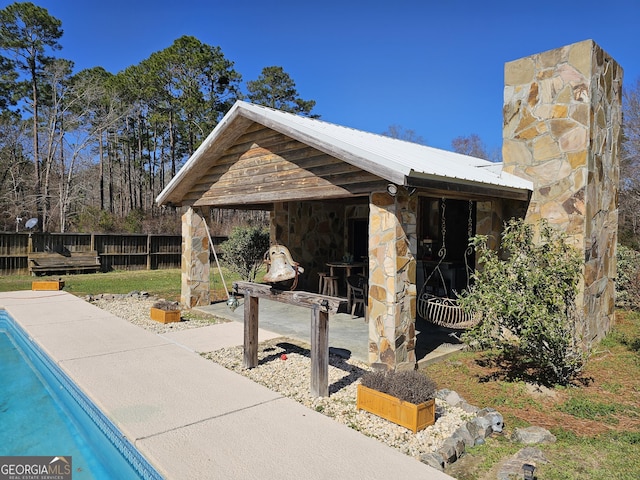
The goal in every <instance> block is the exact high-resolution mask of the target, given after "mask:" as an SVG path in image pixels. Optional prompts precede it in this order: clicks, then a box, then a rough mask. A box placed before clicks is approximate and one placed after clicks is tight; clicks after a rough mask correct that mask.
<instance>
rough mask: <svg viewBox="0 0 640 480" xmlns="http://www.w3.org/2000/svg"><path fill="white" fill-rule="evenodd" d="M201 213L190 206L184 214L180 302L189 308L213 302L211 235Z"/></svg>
mask: <svg viewBox="0 0 640 480" xmlns="http://www.w3.org/2000/svg"><path fill="white" fill-rule="evenodd" d="M206 228H207V227H206V225H205V223H204V221H203V219H202V217H201V216H200V215H198V214H197V213H196V212H195V211H194V210H193V209H192V208H191V207H189V208H188V209H187V211H186V213H185V214H184V215H182V288H181V292H180V303H181V304H182V305H184V306H185V307H187V308H191V307H195V306H202V305H209V304H210V303H211V296H210V293H209V291H210V288H211V287H210V285H209V237H208V235H207V231H206Z"/></svg>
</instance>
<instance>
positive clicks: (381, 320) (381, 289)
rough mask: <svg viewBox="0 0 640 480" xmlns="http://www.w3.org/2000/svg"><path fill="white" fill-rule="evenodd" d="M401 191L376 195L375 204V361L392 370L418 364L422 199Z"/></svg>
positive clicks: (372, 248) (372, 259)
mask: <svg viewBox="0 0 640 480" xmlns="http://www.w3.org/2000/svg"><path fill="white" fill-rule="evenodd" d="M398 190H399V191H398V194H397V195H396V196H395V197H392V196H391V195H389V194H388V193H386V192H384V193H382V192H380V193H373V194H371V197H370V202H369V203H370V209H369V298H368V306H369V308H368V316H369V363H371V365H372V366H373V367H374V368H380V369H387V370H394V369H398V368H399V369H403V368H413V366H414V365H415V363H416V354H415V344H416V333H415V319H416V258H415V255H416V252H417V245H418V240H417V233H416V210H417V203H418V202H417V197H409V196H408V195H407V192H406V190H404V189H403V188H399V189H398Z"/></svg>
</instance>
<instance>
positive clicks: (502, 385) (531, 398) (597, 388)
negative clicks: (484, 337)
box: [426, 311, 640, 480]
mask: <svg viewBox="0 0 640 480" xmlns="http://www.w3.org/2000/svg"><path fill="white" fill-rule="evenodd" d="M494 359H495V357H494V356H492V355H491V354H490V353H486V352H485V353H483V352H463V353H460V354H457V355H456V356H454V357H449V358H448V359H447V360H445V361H443V362H440V363H436V364H433V365H430V366H429V367H427V368H426V371H427V373H428V374H429V375H430V376H431V377H432V378H433V379H435V380H436V381H437V383H438V387H439V388H449V389H452V390H455V391H456V392H458V393H459V394H460V395H462V396H463V397H465V398H466V399H467V401H469V402H470V403H472V404H474V405H478V406H483V407H493V408H495V409H496V410H498V411H499V412H500V413H502V415H503V416H504V419H505V434H504V435H503V436H495V435H494V436H493V437H492V438H491V439H490V440H489V441H488V442H487V444H485V445H484V446H479V447H474V448H473V449H471V451H470V452H469V453H468V454H467V455H466V456H465V457H463V458H462V459H460V461H459V462H458V463H459V464H458V465H456V464H453V467H452V468H451V472H450V473H451V475H452V476H455V477H456V478H458V479H459V480H471V479H483V480H484V479H489V478H491V479H495V478H496V473H497V472H496V467H497V464H498V462H499V461H500V460H501V459H503V458H504V457H506V456H509V455H513V454H515V453H516V452H517V451H518V450H519V449H521V448H522V447H523V445H517V444H513V443H511V442H510V441H509V440H508V436H509V435H510V434H511V432H513V430H514V428H516V427H525V426H529V425H535V426H540V427H544V428H547V429H549V430H550V431H551V432H552V433H553V434H554V435H555V436H556V437H557V439H558V440H557V442H556V443H555V444H549V445H537V446H536V447H538V448H540V449H541V450H542V451H543V453H544V455H545V456H546V458H547V459H548V460H549V463H547V464H544V465H538V466H537V469H536V477H537V478H539V479H545V480H560V479H567V480H569V479H578V478H581V479H582V478H584V479H603V480H604V479H606V480H612V479H625V480H627V479H628V480H636V479H638V478H640V313H638V312H635V313H631V312H620V311H619V312H617V314H616V325H615V328H614V330H613V331H612V332H611V333H610V334H609V335H608V336H607V338H606V339H605V340H603V341H602V342H601V343H600V344H599V345H598V346H597V347H596V348H595V350H594V351H593V353H592V355H591V358H590V359H589V361H588V363H587V366H586V369H585V371H584V373H583V375H582V377H581V378H580V379H579V381H577V382H576V384H575V385H574V386H572V387H564V388H555V389H550V390H547V391H543V392H542V393H540V392H535V393H532V392H531V390H530V389H529V388H528V386H527V385H526V384H525V383H524V382H507V381H505V380H504V375H503V373H504V372H502V371H501V369H500V367H499V366H498V365H496V364H495V362H494V361H493V360H494Z"/></svg>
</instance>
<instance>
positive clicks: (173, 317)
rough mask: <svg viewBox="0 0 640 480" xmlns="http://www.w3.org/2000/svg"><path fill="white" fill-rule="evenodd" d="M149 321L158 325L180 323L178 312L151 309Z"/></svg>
mask: <svg viewBox="0 0 640 480" xmlns="http://www.w3.org/2000/svg"><path fill="white" fill-rule="evenodd" d="M151 320H155V321H156V322H160V323H172V322H179V321H180V310H162V309H160V308H155V307H151Z"/></svg>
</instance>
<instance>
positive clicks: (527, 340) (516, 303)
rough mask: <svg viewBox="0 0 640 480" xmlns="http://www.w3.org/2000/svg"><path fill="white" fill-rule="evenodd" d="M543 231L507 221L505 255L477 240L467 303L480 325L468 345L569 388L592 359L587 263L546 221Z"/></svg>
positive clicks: (544, 381) (537, 377)
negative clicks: (586, 318)
mask: <svg viewBox="0 0 640 480" xmlns="http://www.w3.org/2000/svg"><path fill="white" fill-rule="evenodd" d="M538 227H539V228H537V229H535V228H534V226H533V225H531V224H527V223H525V222H524V221H523V220H512V221H510V222H508V223H507V224H506V225H505V228H504V231H503V234H502V244H501V249H502V251H503V254H502V255H501V256H499V254H498V252H496V251H493V250H490V249H489V248H488V247H487V237H486V236H476V237H475V238H473V239H472V242H473V244H474V246H475V248H476V252H477V255H478V265H479V270H478V271H477V272H476V273H475V274H474V276H473V285H472V286H471V288H470V290H469V291H468V292H464V293H463V294H462V296H461V297H460V303H461V305H462V306H463V307H464V308H465V309H466V310H467V311H468V312H470V313H471V312H473V314H475V315H479V316H480V317H481V322H480V324H479V325H478V326H477V327H475V328H474V329H472V330H470V331H469V332H467V333H465V334H464V335H463V339H464V340H465V342H467V343H469V344H470V345H472V346H476V347H478V348H497V349H498V350H499V351H500V352H501V353H502V355H503V359H504V360H505V361H506V362H507V363H506V365H507V368H508V369H510V370H511V373H514V374H516V375H518V374H519V375H522V376H526V377H529V378H530V379H532V380H535V381H538V382H540V383H542V384H546V385H553V384H561V385H564V384H567V383H569V382H570V380H572V379H573V378H575V377H576V376H577V375H578V374H579V373H580V372H581V370H582V368H583V365H584V362H585V360H586V352H585V351H584V350H583V348H582V345H581V344H580V341H579V340H580V338H579V336H578V328H577V325H578V315H577V310H576V308H575V298H576V294H577V292H578V280H579V276H580V270H581V258H580V253H579V252H578V251H577V250H576V249H575V248H573V247H572V246H570V245H569V244H568V243H567V242H566V241H565V236H564V234H562V233H561V232H558V231H557V230H555V229H553V228H551V226H549V225H548V223H546V222H544V221H543V222H541V223H540V224H539V225H538ZM536 230H537V231H538V235H537V237H538V238H536V235H535V234H534V232H535V231H536Z"/></svg>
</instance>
